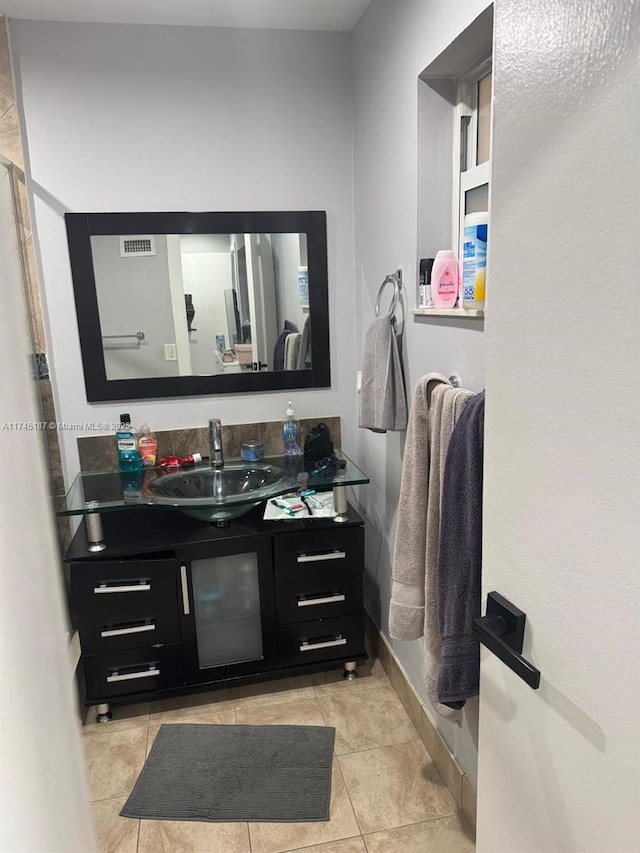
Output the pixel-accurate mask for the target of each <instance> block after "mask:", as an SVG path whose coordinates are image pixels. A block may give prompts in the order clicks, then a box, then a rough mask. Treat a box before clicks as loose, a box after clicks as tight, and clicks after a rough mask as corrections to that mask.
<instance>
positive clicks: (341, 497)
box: [333, 486, 349, 524]
mask: <svg viewBox="0 0 640 853" xmlns="http://www.w3.org/2000/svg"><path fill="white" fill-rule="evenodd" d="M333 508H334V509H335V511H336V515H335V517H334V519H333V520H334V521H337V522H338V524H340V523H341V522H343V521H349V516H348V515H347V490H346V488H345V486H334V487H333Z"/></svg>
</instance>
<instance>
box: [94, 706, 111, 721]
mask: <svg viewBox="0 0 640 853" xmlns="http://www.w3.org/2000/svg"><path fill="white" fill-rule="evenodd" d="M112 716H113V714H112V713H111V706H110V705H109V703H108V702H105V703H104V705H96V723H108V722H109V720H110V719H111V717H112Z"/></svg>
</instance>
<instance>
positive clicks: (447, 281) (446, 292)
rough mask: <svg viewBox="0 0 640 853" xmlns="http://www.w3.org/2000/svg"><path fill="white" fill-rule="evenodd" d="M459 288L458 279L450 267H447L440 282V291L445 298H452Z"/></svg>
mask: <svg viewBox="0 0 640 853" xmlns="http://www.w3.org/2000/svg"><path fill="white" fill-rule="evenodd" d="M457 290H458V281H457V279H455V278H454V277H453V275H452V273H451V270H450V269H449V267H445V268H444V271H443V273H442V278H441V279H440V281H439V282H438V292H439V294H440V296H441V297H443V298H444V299H451V297H452V296H455V295H456V293H457Z"/></svg>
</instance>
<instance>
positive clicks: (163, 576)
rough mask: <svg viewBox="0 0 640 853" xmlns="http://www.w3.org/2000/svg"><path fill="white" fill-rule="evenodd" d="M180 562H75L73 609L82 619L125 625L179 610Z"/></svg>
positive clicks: (72, 575)
mask: <svg viewBox="0 0 640 853" xmlns="http://www.w3.org/2000/svg"><path fill="white" fill-rule="evenodd" d="M177 566H178V563H177V561H176V560H173V559H169V560H167V559H165V560H153V559H150V560H144V559H140V560H113V561H111V560H109V561H105V562H96V563H73V564H72V566H71V607H72V609H73V611H74V612H75V613H78V614H82V615H83V619H85V620H86V619H89V618H92V617H93V616H95V617H96V618H97V619H98V620H99V622H100V623H102V622H103V621H106V622H126V621H132V620H136V619H145V618H147V617H149V616H157V615H158V614H159V613H162V612H166V611H167V609H173V610H174V611H176V610H177V603H176V584H177V575H178V573H177Z"/></svg>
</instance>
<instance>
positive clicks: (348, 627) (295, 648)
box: [278, 614, 365, 666]
mask: <svg viewBox="0 0 640 853" xmlns="http://www.w3.org/2000/svg"><path fill="white" fill-rule="evenodd" d="M278 653H279V659H280V665H281V666H297V665H299V664H305V663H316V662H318V661H329V660H334V659H342V658H358V657H363V656H364V654H365V650H364V617H363V616H362V614H357V615H352V616H341V617H339V618H337V619H318V620H316V621H315V622H300V623H297V624H295V625H281V626H280V627H279V628H278Z"/></svg>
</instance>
